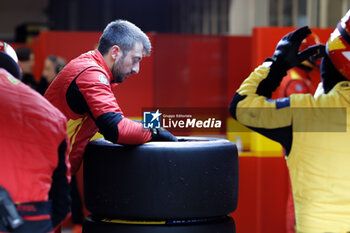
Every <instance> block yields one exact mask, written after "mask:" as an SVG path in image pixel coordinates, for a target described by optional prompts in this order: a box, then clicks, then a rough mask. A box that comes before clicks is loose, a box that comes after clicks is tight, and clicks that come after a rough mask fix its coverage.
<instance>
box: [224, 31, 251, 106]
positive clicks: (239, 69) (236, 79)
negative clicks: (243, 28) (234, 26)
mask: <svg viewBox="0 0 350 233" xmlns="http://www.w3.org/2000/svg"><path fill="white" fill-rule="evenodd" d="M227 39H228V46H227V51H228V54H227V64H228V65H227V85H226V86H227V87H226V88H227V105H228V104H229V103H230V101H231V98H232V97H233V95H234V93H235V92H236V90H237V89H238V88H239V86H240V85H241V83H242V82H243V80H244V79H245V78H247V77H248V76H249V74H250V73H251V72H252V66H251V59H252V48H251V47H252V38H251V37H250V36H230V37H228V38H227Z"/></svg>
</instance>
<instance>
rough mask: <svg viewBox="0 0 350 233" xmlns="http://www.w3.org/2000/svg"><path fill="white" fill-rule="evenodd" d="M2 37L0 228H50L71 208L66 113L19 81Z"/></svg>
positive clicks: (31, 232) (41, 231) (43, 232)
mask: <svg viewBox="0 0 350 233" xmlns="http://www.w3.org/2000/svg"><path fill="white" fill-rule="evenodd" d="M17 61H18V60H17V56H16V53H15V51H14V50H13V48H12V47H11V46H10V45H8V44H7V43H5V42H2V41H0V109H1V114H0V129H1V134H0V148H1V149H0V151H1V152H0V232H1V233H3V232H14V233H48V232H53V228H59V224H60V223H61V222H62V221H63V220H64V219H65V218H66V217H67V214H68V213H69V205H70V197H69V186H68V183H69V179H70V176H69V168H70V165H69V162H68V148H69V142H68V137H67V128H66V123H67V119H66V117H65V116H64V115H63V114H62V113H61V112H60V111H59V110H58V109H57V108H55V107H54V106H52V104H50V103H49V101H47V100H46V99H45V98H44V97H42V96H41V95H40V94H39V93H37V92H36V91H34V90H33V89H31V88H30V87H29V86H27V85H25V84H24V83H22V82H21V81H20V80H19V78H20V76H21V74H20V68H19V66H18V64H17Z"/></svg>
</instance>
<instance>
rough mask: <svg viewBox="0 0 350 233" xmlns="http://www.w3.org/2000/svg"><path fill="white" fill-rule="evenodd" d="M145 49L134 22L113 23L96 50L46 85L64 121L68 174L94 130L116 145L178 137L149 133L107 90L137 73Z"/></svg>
mask: <svg viewBox="0 0 350 233" xmlns="http://www.w3.org/2000/svg"><path fill="white" fill-rule="evenodd" d="M150 52H151V43H150V41H149V38H148V37H147V35H146V34H145V33H143V32H142V31H141V30H140V29H139V28H138V27H137V26H135V25H134V24H132V23H130V22H128V21H125V20H116V21H113V22H111V23H109V24H108V25H107V27H106V28H105V30H104V31H103V34H102V36H101V37H100V41H99V45H98V49H97V50H93V51H89V52H87V53H84V54H82V55H80V56H79V57H77V58H75V59H73V60H72V61H71V62H69V63H68V64H67V65H66V66H65V67H64V69H63V70H62V71H61V72H60V73H59V74H58V76H57V77H56V79H55V80H54V81H53V82H52V83H51V85H50V86H49V88H48V90H47V91H46V93H45V97H46V98H47V99H48V100H49V101H50V102H51V103H52V104H53V105H54V106H56V107H57V108H58V109H60V110H61V111H62V112H63V113H64V115H65V116H66V117H67V119H68V126H67V127H68V136H69V138H70V143H71V150H70V155H69V159H70V162H71V165H72V170H71V171H72V173H75V172H77V170H78V169H79V167H80V164H81V161H82V156H83V152H84V149H85V147H86V145H87V143H88V142H89V140H90V139H91V138H92V137H93V136H94V135H95V134H96V132H98V131H99V132H100V133H101V134H102V135H103V136H104V137H105V138H106V139H107V140H109V141H111V142H114V143H121V144H142V143H145V142H148V141H150V140H154V141H156V140H160V141H176V140H177V139H176V137H174V136H173V135H172V134H171V133H169V132H168V131H167V130H165V129H163V128H161V129H155V130H152V131H151V130H149V129H144V128H143V125H142V123H140V122H136V121H133V120H130V119H128V118H125V117H124V116H123V112H122V110H121V109H120V107H119V105H118V103H117V101H116V99H115V96H114V94H113V92H112V89H111V83H121V82H123V81H124V80H125V79H126V78H127V77H128V76H129V75H131V74H136V73H138V72H139V69H140V62H141V59H142V58H143V57H144V56H147V55H150Z"/></svg>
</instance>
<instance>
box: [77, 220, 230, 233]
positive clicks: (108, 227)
mask: <svg viewBox="0 0 350 233" xmlns="http://www.w3.org/2000/svg"><path fill="white" fill-rule="evenodd" d="M99 232H103V233H235V232H236V227H235V222H234V221H233V219H232V218H231V217H227V216H224V217H222V218H220V219H218V220H216V221H210V222H207V223H200V224H170V225H167V224H156V223H154V224H142V223H138V224H121V223H113V222H104V221H103V220H102V221H101V220H97V219H95V218H94V217H93V216H88V217H86V219H85V221H84V223H83V233H99Z"/></svg>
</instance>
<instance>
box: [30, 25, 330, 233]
mask: <svg viewBox="0 0 350 233" xmlns="http://www.w3.org/2000/svg"><path fill="white" fill-rule="evenodd" d="M291 30H292V28H277V27H276V28H256V29H254V30H253V35H252V36H200V35H174V34H149V36H150V38H151V41H152V44H153V52H152V55H151V57H147V58H144V59H143V60H142V62H141V69H140V73H139V74H138V75H133V76H131V77H130V78H128V79H127V80H126V81H125V82H124V83H123V84H121V85H119V86H117V87H115V88H114V92H115V95H116V98H117V99H118V103H119V104H120V106H121V108H122V109H123V111H124V114H125V115H126V116H130V117H141V114H142V108H144V107H182V108H183V107H192V108H193V107H206V108H210V107H212V108H214V107H222V108H223V109H224V110H225V111H226V112H227V106H228V104H229V102H230V100H231V98H232V96H233V94H234V92H235V91H236V90H237V88H238V87H239V85H240V84H241V82H242V81H243V80H244V79H245V78H246V77H248V75H249V73H250V72H251V71H252V69H254V68H255V67H256V66H257V65H260V64H261V63H262V62H263V61H264V60H265V58H266V57H269V56H272V54H273V52H274V49H275V46H276V43H277V42H278V41H279V40H280V38H281V37H282V36H283V35H284V34H286V33H288V32H289V31H291ZM331 31H332V30H331V29H315V32H316V33H317V34H318V35H319V36H320V38H321V41H322V42H325V41H326V40H327V38H328V36H329V34H330V32H331ZM99 36H100V33H99V32H52V31H46V32H42V33H41V34H40V35H39V36H38V37H37V38H36V39H35V40H34V42H33V44H31V45H30V47H31V48H33V50H34V52H35V55H36V65H35V70H34V74H35V75H36V77H37V78H39V77H40V75H41V70H42V66H43V62H44V58H45V57H46V56H47V55H49V54H56V55H59V56H62V57H63V58H65V59H66V60H67V61H69V60H71V59H73V58H74V57H76V56H78V55H80V54H81V53H83V52H86V51H88V50H91V49H94V48H95V47H96V45H97V43H98V38H99ZM239 163H240V165H239V167H240V170H239V173H240V177H239V179H240V187H239V188H240V189H239V203H238V208H237V210H236V212H235V213H233V214H232V216H233V217H234V219H235V221H236V228H237V232H239V233H252V232H254V233H281V232H285V227H284V224H285V206H286V198H287V168H286V165H285V161H284V158H283V157H282V153H280V154H279V155H277V156H276V154H274V155H272V154H271V153H269V152H265V153H260V154H255V153H251V154H250V155H248V156H240V158H239Z"/></svg>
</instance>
